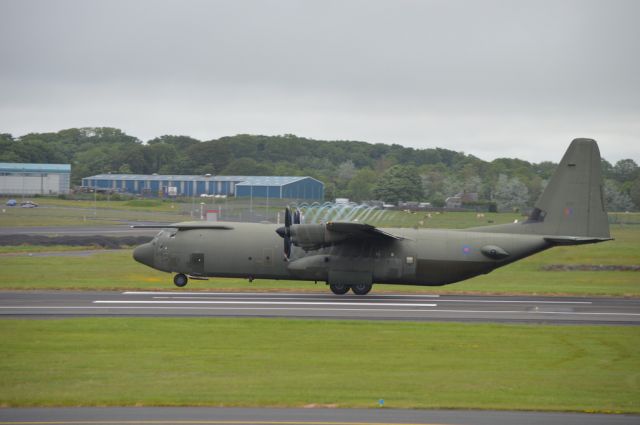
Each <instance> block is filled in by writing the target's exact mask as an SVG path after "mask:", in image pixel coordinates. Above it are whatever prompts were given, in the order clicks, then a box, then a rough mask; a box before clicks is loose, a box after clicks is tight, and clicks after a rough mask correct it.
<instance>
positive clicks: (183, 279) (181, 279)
mask: <svg viewBox="0 0 640 425" xmlns="http://www.w3.org/2000/svg"><path fill="white" fill-rule="evenodd" d="M188 282H189V278H188V277H187V276H186V275H185V274H182V273H178V274H177V275H175V276H174V277H173V283H174V284H175V285H176V286H177V287H178V288H182V287H183V286H185V285H186V284H187V283H188Z"/></svg>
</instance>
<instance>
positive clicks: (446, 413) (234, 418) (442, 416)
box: [0, 407, 640, 425]
mask: <svg viewBox="0 0 640 425" xmlns="http://www.w3.org/2000/svg"><path fill="white" fill-rule="evenodd" d="M639 420H640V417H639V416H637V415H598V414H586V413H544V412H500V411H477V410H460V411H456V410H396V409H385V408H374V409H276V408H270V409H243V408H207V407H186V408H179V407H151V408H148V407H133V408H119V407H116V408H100V407H96V408H93V407H90V408H53V409H51V408H42V409H0V425H8V424H29V423H31V424H36V423H37V424H40V425H48V424H51V425H53V424H56V425H66V424H73V425H81V424H97V423H99V424H101V425H108V424H113V425H125V424H127V425H128V424H149V425H153V424H177V425H180V424H190V425H198V424H215V425H383V424H386V425H392V424H394V425H395V424H415V425H435V424H441V425H502V424H508V425H534V424H535V425H538V424H546V425H592V424H593V425H596V424H598V425H602V424H613V425H626V424H637V423H638V421H639Z"/></svg>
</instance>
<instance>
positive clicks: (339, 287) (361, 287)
mask: <svg viewBox="0 0 640 425" xmlns="http://www.w3.org/2000/svg"><path fill="white" fill-rule="evenodd" d="M372 286H373V285H371V284H370V283H356V284H355V285H345V284H343V283H331V284H329V289H331V292H333V293H334V294H336V295H344V294H346V293H347V292H349V289H351V291H352V292H353V293H354V294H356V295H367V294H368V293H369V291H371V287H372Z"/></svg>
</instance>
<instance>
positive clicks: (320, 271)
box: [132, 139, 611, 295]
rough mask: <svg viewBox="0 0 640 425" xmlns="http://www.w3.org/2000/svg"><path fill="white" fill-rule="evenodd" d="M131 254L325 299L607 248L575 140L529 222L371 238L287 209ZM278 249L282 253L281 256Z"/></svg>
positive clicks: (593, 185)
mask: <svg viewBox="0 0 640 425" xmlns="http://www.w3.org/2000/svg"><path fill="white" fill-rule="evenodd" d="M132 227H147V228H148V227H157V228H162V229H163V230H162V231H161V232H160V233H158V235H157V236H156V237H155V238H154V239H153V240H152V241H151V242H150V243H146V244H143V245H141V246H139V247H137V248H136V249H135V250H134V252H133V257H134V258H135V260H136V261H139V262H140V263H143V264H146V265H147V266H149V267H152V268H154V269H158V270H162V271H165V272H169V273H177V274H176V275H175V276H174V279H173V281H174V283H175V284H176V285H177V286H179V287H182V286H184V285H186V284H187V281H188V277H191V278H192V279H206V278H208V277H236V278H238V277H240V278H247V279H249V280H250V281H251V280H253V279H292V280H308V281H324V282H326V283H327V284H328V285H329V288H330V289H331V291H332V292H333V293H334V294H337V295H342V294H345V293H347V292H348V291H349V290H351V291H352V292H353V293H354V294H357V295H365V294H367V293H368V292H369V291H370V290H371V287H372V285H373V284H374V283H387V284H403V285H432V286H436V285H438V286H439V285H446V284H449V283H454V282H459V281H461V280H464V279H469V278H471V277H474V276H477V275H480V274H486V273H489V272H491V271H492V270H494V269H496V268H498V267H502V266H505V265H507V264H510V263H513V262H514V261H517V260H520V259H522V258H525V257H528V256H529V255H532V254H535V253H538V252H540V251H543V250H546V249H548V248H552V247H554V246H557V245H580V244H588V243H596V242H603V241H607V240H610V239H611V238H610V236H609V222H608V219H607V213H606V212H605V208H604V201H603V194H602V177H601V171H600V152H599V150H598V145H597V144H596V142H595V141H594V140H591V139H575V140H574V141H573V142H572V143H571V145H570V146H569V149H568V150H567V152H566V153H565V155H564V157H563V158H562V161H560V164H559V165H558V168H557V169H556V171H555V173H554V174H553V176H552V177H551V180H550V181H549V184H548V185H547V187H546V188H545V190H544V192H543V193H542V195H541V196H540V199H538V201H537V202H536V204H535V207H534V209H533V211H532V212H531V214H530V215H529V217H528V219H526V220H524V221H522V222H520V223H511V224H503V225H492V226H484V227H474V228H470V229H465V230H440V229H413V228H408V229H401V228H385V229H380V228H377V227H374V226H371V225H369V224H364V223H353V222H328V223H321V224H304V223H301V222H300V213H299V211H297V210H296V211H294V212H293V213H292V212H291V211H290V210H289V209H288V208H287V210H286V212H285V224H284V226H282V227H278V226H277V225H274V224H258V223H225V222H204V221H201V222H194V221H190V222H183V223H176V224H171V225H166V226H132ZM283 242H284V249H283V247H282V245H283Z"/></svg>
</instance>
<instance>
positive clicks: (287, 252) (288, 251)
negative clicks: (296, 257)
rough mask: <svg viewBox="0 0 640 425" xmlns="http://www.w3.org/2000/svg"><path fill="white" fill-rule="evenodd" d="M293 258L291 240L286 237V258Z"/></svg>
mask: <svg viewBox="0 0 640 425" xmlns="http://www.w3.org/2000/svg"><path fill="white" fill-rule="evenodd" d="M290 256H291V238H290V237H289V236H285V237H284V258H285V259H287V260H289V257H290Z"/></svg>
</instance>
